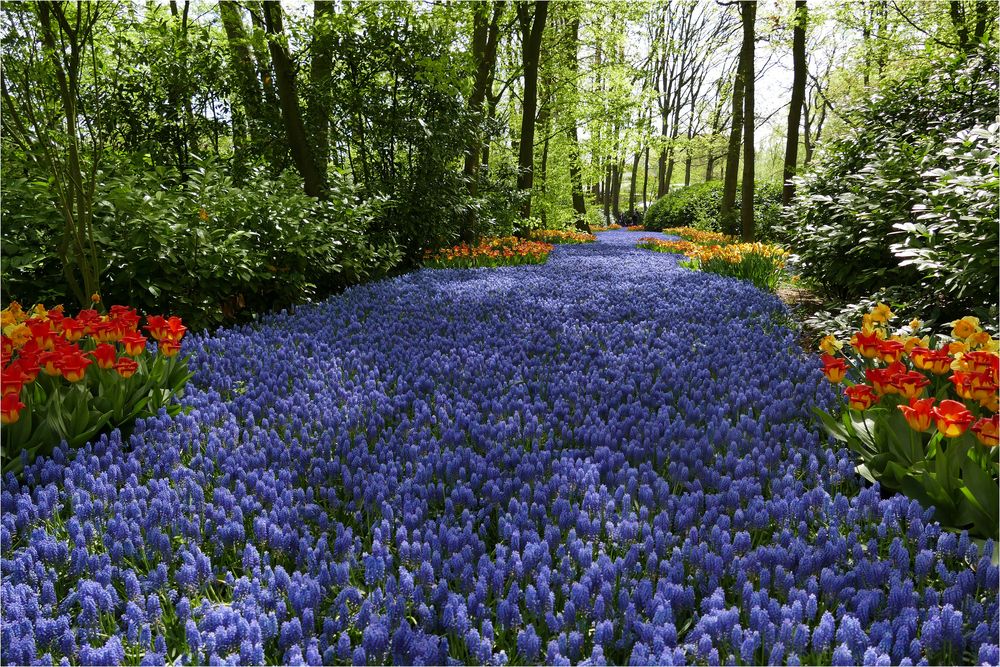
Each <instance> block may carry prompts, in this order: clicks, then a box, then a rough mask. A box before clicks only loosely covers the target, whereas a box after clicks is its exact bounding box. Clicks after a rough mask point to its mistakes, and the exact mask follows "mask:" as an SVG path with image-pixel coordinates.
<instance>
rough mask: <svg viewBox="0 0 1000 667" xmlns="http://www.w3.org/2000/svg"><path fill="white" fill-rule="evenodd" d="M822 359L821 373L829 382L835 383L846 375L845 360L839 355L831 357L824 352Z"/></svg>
mask: <svg viewBox="0 0 1000 667" xmlns="http://www.w3.org/2000/svg"><path fill="white" fill-rule="evenodd" d="M822 360H823V375H825V376H826V379H827V380H829V381H830V382H832V383H834V384H837V383H838V382H841V381H842V380H843V379H844V376H845V375H847V361H846V360H844V359H843V358H840V357H833V356H830V355H829V354H824V355H823V356H822Z"/></svg>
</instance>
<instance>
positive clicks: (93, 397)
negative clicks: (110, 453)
mask: <svg viewBox="0 0 1000 667" xmlns="http://www.w3.org/2000/svg"><path fill="white" fill-rule="evenodd" d="M99 301H100V300H99V298H97V297H96V296H95V303H99ZM140 321H141V320H140V317H139V315H138V314H137V313H136V312H135V310H134V309H132V308H128V307H126V306H112V307H111V309H110V311H109V312H108V313H107V314H103V315H102V314H101V313H99V312H98V311H97V310H94V309H85V310H81V311H80V312H79V313H78V314H77V315H76V317H67V316H66V315H64V313H63V308H62V306H57V307H55V308H52V309H49V310H47V309H46V308H45V307H44V306H43V305H41V304H39V305H37V306H35V307H34V308H33V309H32V310H30V311H27V312H26V311H24V310H23V309H22V308H21V305H20V304H19V303H17V302H14V303H12V304H11V305H10V306H9V307H7V308H5V309H3V310H2V311H0V325H2V328H3V335H2V355H3V359H2V371H3V372H2V377H3V397H2V399H0V423H2V424H3V430H2V433H3V452H2V462H3V471H4V472H7V471H16V470H18V469H20V466H21V463H22V456H27V457H29V459H34V458H35V457H36V456H38V455H42V454H50V453H51V452H52V448H53V447H54V446H56V445H58V444H59V443H60V442H61V441H63V440H65V441H67V442H68V443H69V444H70V446H73V447H75V446H78V445H81V444H83V443H85V442H87V441H88V440H90V439H91V438H93V437H94V436H95V435H96V434H97V433H99V432H100V431H101V430H102V429H110V428H113V427H125V426H128V425H130V424H131V423H132V421H133V420H135V418H136V417H139V416H148V415H153V414H156V412H157V411H158V410H159V409H160V408H166V409H167V410H168V412H170V413H171V414H176V412H177V410H179V409H180V408H179V406H178V405H177V404H176V403H174V402H173V399H174V398H175V397H177V396H179V395H180V394H181V392H182V389H183V387H184V384H185V383H186V382H187V380H188V378H190V373H188V370H187V364H186V362H185V361H184V360H179V359H177V358H176V357H177V354H178V352H179V351H180V349H181V339H182V338H183V337H184V333H185V332H186V331H187V327H185V326H184V324H183V323H182V322H181V320H180V318H178V317H170V318H164V317H161V316H149V317H147V318H146V326H145V327H144V329H145V330H146V331H147V332H148V333H149V334H150V335H151V336H152V337H153V338H154V339H155V341H156V348H155V350H148V349H147V347H146V343H147V341H148V339H147V338H146V336H144V335H142V333H141V332H140V331H139V322H140Z"/></svg>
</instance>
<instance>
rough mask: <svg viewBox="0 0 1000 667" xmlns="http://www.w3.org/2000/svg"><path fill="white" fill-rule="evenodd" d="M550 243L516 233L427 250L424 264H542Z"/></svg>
mask: <svg viewBox="0 0 1000 667" xmlns="http://www.w3.org/2000/svg"><path fill="white" fill-rule="evenodd" d="M552 247H553V246H552V244H551V243H542V242H540V241H526V240H524V239H519V238H517V237H516V236H503V237H499V238H488V239H483V240H482V241H480V242H479V243H477V244H475V245H469V244H467V243H460V244H458V245H457V246H453V247H451V248H443V249H441V250H427V251H425V252H424V266H428V267H431V268H439V269H443V268H473V267H481V266H505V265H514V264H540V263H542V262H544V261H545V259H546V258H547V257H548V255H549V253H550V252H552Z"/></svg>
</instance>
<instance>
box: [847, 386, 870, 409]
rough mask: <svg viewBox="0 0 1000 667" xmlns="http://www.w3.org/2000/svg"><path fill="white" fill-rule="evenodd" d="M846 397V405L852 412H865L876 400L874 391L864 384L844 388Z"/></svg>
mask: <svg viewBox="0 0 1000 667" xmlns="http://www.w3.org/2000/svg"><path fill="white" fill-rule="evenodd" d="M844 394H845V395H846V396H847V405H848V407H849V408H851V409H852V410H867V409H868V408H870V407H871V406H872V405H874V404H875V402H876V401H877V400H878V397H877V396H876V395H875V389H874V388H873V387H869V386H868V385H866V384H856V385H854V386H851V387H845V388H844Z"/></svg>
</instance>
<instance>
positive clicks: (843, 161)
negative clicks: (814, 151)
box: [785, 52, 1000, 317]
mask: <svg viewBox="0 0 1000 667" xmlns="http://www.w3.org/2000/svg"><path fill="white" fill-rule="evenodd" d="M997 75H998V69H997V62H996V56H995V52H990V53H985V52H984V53H982V54H980V55H979V56H976V57H974V58H971V59H969V60H962V59H953V60H948V61H938V62H929V63H928V64H927V65H925V66H924V67H923V68H921V69H919V70H917V71H916V72H915V73H914V74H912V75H910V76H909V77H908V78H906V79H904V80H902V81H898V82H895V83H894V84H893V86H892V87H891V88H888V89H886V90H884V91H883V92H882V94H881V95H879V96H876V97H873V98H872V99H871V100H870V101H868V102H867V103H866V104H865V105H864V106H862V107H861V108H859V109H857V110H855V111H854V112H853V113H852V114H851V115H850V118H849V120H850V129H849V130H848V131H847V132H846V134H845V135H844V136H843V137H841V138H838V139H836V140H834V141H832V142H831V143H830V144H828V145H827V146H826V148H825V149H824V150H823V151H822V152H821V153H820V155H819V156H818V157H817V159H816V160H815V161H814V162H813V163H812V165H811V166H810V169H809V170H808V171H806V172H805V173H804V174H803V176H802V177H800V178H798V179H797V183H798V195H797V197H796V201H795V204H794V207H793V210H792V216H791V218H790V220H789V221H788V223H786V229H785V233H786V234H787V235H788V240H789V242H790V244H791V245H792V246H793V247H794V248H795V250H796V252H797V253H798V255H799V258H798V259H799V270H800V272H801V274H802V275H803V277H805V278H807V279H809V280H810V281H812V282H814V283H816V284H818V285H819V286H821V287H822V288H824V289H825V290H826V291H827V292H829V293H830V294H831V295H833V296H836V297H839V298H842V299H857V298H859V297H863V296H865V295H869V294H872V293H874V292H876V291H877V290H880V289H885V288H887V287H895V286H898V287H900V289H901V291H903V292H905V293H906V294H901V295H900V300H902V301H912V302H913V303H912V305H913V307H916V308H919V309H921V310H925V311H932V310H935V309H941V310H942V312H943V314H944V316H945V317H948V316H950V315H957V314H962V313H965V312H968V311H970V310H971V311H974V312H980V311H981V310H982V309H983V308H984V307H985V306H988V305H989V304H995V303H996V301H997V245H998V238H997V225H996V220H997V215H998V210H997V199H996V192H997V162H996V143H995V142H996V139H995V137H996V130H995V126H993V127H990V128H989V129H986V128H988V127H989V126H990V124H991V123H994V122H995V117H996V109H997V105H998V102H1000V95H998V85H997Z"/></svg>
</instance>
